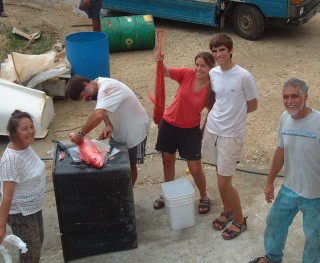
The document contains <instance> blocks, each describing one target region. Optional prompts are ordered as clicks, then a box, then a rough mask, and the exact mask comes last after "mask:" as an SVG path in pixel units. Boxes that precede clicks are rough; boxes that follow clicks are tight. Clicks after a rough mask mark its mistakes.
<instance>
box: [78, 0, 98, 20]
mask: <svg viewBox="0 0 320 263" xmlns="http://www.w3.org/2000/svg"><path fill="white" fill-rule="evenodd" d="M82 3H83V0H81V1H80V5H79V9H80V10H82V11H84V12H86V13H87V15H88V17H89V18H90V19H100V11H101V7H102V0H90V7H89V8H88V9H84V8H83V7H82Z"/></svg>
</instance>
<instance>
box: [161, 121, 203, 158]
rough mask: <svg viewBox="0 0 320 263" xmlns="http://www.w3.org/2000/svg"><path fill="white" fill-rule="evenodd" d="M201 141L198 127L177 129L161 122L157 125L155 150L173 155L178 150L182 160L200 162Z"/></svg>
mask: <svg viewBox="0 0 320 263" xmlns="http://www.w3.org/2000/svg"><path fill="white" fill-rule="evenodd" d="M201 140H202V133H201V130H200V126H196V127H192V128H178V127H175V126H173V125H171V124H169V123H168V122H166V121H165V120H162V121H161V122H160V123H159V132H158V138H157V144H156V150H157V151H160V152H167V153H170V154H174V153H176V151H177V150H178V151H179V155H180V157H181V158H183V159H186V160H200V159H201Z"/></svg>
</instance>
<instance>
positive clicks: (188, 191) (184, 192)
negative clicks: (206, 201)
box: [161, 178, 194, 199]
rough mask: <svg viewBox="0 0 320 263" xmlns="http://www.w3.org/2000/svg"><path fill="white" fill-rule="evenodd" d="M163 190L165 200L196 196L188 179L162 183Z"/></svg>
mask: <svg viewBox="0 0 320 263" xmlns="http://www.w3.org/2000/svg"><path fill="white" fill-rule="evenodd" d="M161 188H162V193H163V195H164V198H165V199H175V198H184V197H188V196H190V195H191V196H193V195H194V189H193V187H192V185H191V183H190V181H189V180H188V179H187V178H183V179H177V180H175V181H170V182H166V183H162V184H161Z"/></svg>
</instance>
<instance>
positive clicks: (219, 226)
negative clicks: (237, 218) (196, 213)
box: [212, 211, 234, 231]
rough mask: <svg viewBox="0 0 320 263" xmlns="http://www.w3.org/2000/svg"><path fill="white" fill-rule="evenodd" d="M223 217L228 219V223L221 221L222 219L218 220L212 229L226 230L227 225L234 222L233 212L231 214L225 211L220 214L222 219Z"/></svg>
mask: <svg viewBox="0 0 320 263" xmlns="http://www.w3.org/2000/svg"><path fill="white" fill-rule="evenodd" d="M221 216H224V217H225V218H226V219H227V221H222V220H220V218H217V219H215V220H214V221H213V222H212V227H213V228H214V229H215V230H218V231H220V230H222V229H224V228H225V227H226V225H227V224H228V222H230V221H232V220H233V216H234V215H233V212H231V211H229V212H226V211H224V212H222V213H221V214H220V217H221Z"/></svg>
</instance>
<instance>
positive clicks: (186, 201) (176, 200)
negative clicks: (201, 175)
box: [161, 178, 195, 230]
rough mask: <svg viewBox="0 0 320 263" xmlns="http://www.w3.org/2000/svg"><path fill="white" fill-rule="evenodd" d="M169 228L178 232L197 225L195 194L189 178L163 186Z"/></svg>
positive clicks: (163, 184)
mask: <svg viewBox="0 0 320 263" xmlns="http://www.w3.org/2000/svg"><path fill="white" fill-rule="evenodd" d="M161 188H162V195H163V198H164V200H165V204H166V205H165V210H166V214H167V219H168V223H169V226H170V228H171V229H172V230H178V229H182V228H187V227H191V226H194V225H195V211H194V200H195V192H194V189H193V187H192V185H191V183H190V181H189V180H188V179H187V178H183V179H177V180H175V181H171V182H166V183H162V184H161Z"/></svg>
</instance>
